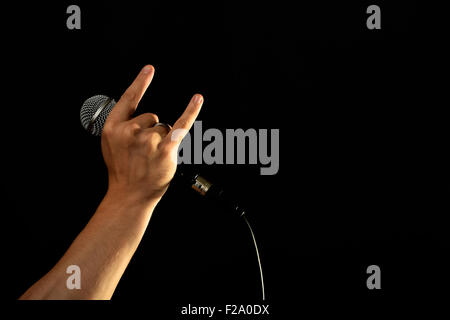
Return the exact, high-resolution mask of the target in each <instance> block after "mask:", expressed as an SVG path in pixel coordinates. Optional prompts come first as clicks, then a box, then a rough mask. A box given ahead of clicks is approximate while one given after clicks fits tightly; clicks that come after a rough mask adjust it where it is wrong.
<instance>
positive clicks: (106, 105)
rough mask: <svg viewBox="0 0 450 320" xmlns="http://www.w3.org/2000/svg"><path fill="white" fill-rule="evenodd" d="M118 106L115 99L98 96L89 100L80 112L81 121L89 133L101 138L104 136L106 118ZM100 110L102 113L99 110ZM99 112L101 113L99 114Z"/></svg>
mask: <svg viewBox="0 0 450 320" xmlns="http://www.w3.org/2000/svg"><path fill="white" fill-rule="evenodd" d="M115 104H116V101H114V99H110V98H108V97H107V96H103V95H96V96H93V97H90V98H89V99H87V100H86V101H85V102H84V103H83V106H82V107H81V110H80V120H81V124H82V125H83V127H84V128H85V129H86V130H87V131H89V133H91V134H93V135H95V136H99V135H101V134H102V130H103V126H104V125H105V121H106V118H108V115H109V113H110V112H111V110H112V108H113V107H114V105H115ZM100 108H102V109H101V111H100V110H99V109H100ZM97 111H99V112H97Z"/></svg>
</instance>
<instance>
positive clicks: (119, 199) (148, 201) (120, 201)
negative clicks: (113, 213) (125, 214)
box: [102, 186, 161, 212]
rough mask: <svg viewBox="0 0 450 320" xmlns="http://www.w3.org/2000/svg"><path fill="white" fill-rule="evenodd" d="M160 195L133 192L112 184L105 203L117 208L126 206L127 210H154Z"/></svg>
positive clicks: (104, 200)
mask: <svg viewBox="0 0 450 320" xmlns="http://www.w3.org/2000/svg"><path fill="white" fill-rule="evenodd" d="M160 200H161V197H160V196H156V195H155V196H149V195H142V194H140V193H139V192H131V191H128V190H123V189H120V188H115V187H112V186H109V187H108V191H107V192H106V195H105V197H104V198H103V201H102V202H103V203H104V205H105V206H113V207H115V208H117V209H120V208H125V209H127V211H137V212H139V211H142V210H143V211H150V210H151V211H153V209H154V208H155V207H156V205H157V204H158V202H159V201H160Z"/></svg>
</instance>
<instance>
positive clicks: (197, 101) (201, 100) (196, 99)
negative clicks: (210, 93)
mask: <svg viewBox="0 0 450 320" xmlns="http://www.w3.org/2000/svg"><path fill="white" fill-rule="evenodd" d="M202 102H203V97H202V96H201V95H199V94H197V95H195V97H194V103H195V104H200V103H202Z"/></svg>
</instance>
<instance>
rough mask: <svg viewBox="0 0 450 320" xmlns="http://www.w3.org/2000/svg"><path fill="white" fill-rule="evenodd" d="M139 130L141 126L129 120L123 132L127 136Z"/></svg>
mask: <svg viewBox="0 0 450 320" xmlns="http://www.w3.org/2000/svg"><path fill="white" fill-rule="evenodd" d="M140 130H141V127H140V126H139V125H138V124H137V123H134V122H129V123H127V125H126V126H125V128H124V131H125V134H126V135H127V136H134V135H136V134H137V133H138V132H139V131H140Z"/></svg>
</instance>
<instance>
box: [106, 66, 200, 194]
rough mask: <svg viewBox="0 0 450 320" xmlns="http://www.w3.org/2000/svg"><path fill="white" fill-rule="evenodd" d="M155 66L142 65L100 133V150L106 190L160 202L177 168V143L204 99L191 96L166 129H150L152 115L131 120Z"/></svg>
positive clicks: (153, 123)
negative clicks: (170, 127)
mask: <svg viewBox="0 0 450 320" xmlns="http://www.w3.org/2000/svg"><path fill="white" fill-rule="evenodd" d="M154 73H155V69H154V68H153V66H151V65H147V66H145V67H144V68H143V69H142V70H141V72H140V73H139V74H138V76H137V77H136V79H135V80H134V82H133V83H132V84H131V86H130V87H129V88H128V89H127V90H126V91H125V93H124V94H123V95H122V97H121V98H120V100H119V101H118V102H117V104H116V105H115V106H114V108H113V109H112V111H111V113H110V115H109V117H108V119H107V120H106V123H105V126H104V128H103V133H102V153H103V157H104V160H105V163H106V166H107V168H108V179H109V182H108V194H109V195H110V196H112V197H115V198H119V199H123V198H126V199H131V200H132V201H159V199H160V198H161V197H162V196H163V194H164V193H165V191H166V190H167V187H168V185H169V182H170V181H171V180H172V178H173V176H174V174H175V171H176V167H177V155H178V147H179V145H180V143H181V141H182V139H183V138H184V136H185V135H186V134H187V132H188V131H189V129H190V128H191V126H192V124H193V123H194V121H195V119H196V118H197V115H198V113H199V112H200V108H201V106H202V103H203V97H202V96H201V95H199V94H196V95H194V96H193V98H192V99H191V101H190V102H189V104H188V106H187V108H186V110H185V111H184V113H183V114H182V115H181V117H180V118H179V119H178V120H177V121H176V122H175V124H174V125H173V128H172V129H171V130H170V131H169V130H168V129H167V128H165V127H164V126H156V127H153V126H154V125H155V124H156V123H157V122H158V121H159V120H158V117H157V116H156V115H155V114H153V113H145V114H141V115H139V116H137V117H135V118H132V115H133V113H134V111H135V110H136V108H137V106H138V103H139V101H140V100H141V98H142V96H143V95H144V93H145V90H146V89H147V87H148V86H149V85H150V82H151V81H152V78H153V75H154Z"/></svg>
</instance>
